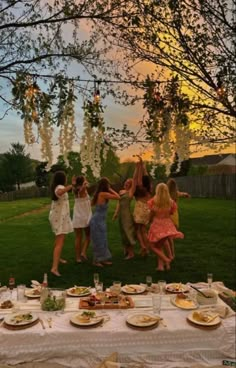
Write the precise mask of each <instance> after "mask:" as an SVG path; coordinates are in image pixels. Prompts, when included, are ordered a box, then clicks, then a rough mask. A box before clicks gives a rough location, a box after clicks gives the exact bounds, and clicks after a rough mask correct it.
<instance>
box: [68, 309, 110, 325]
mask: <svg viewBox="0 0 236 368" xmlns="http://www.w3.org/2000/svg"><path fill="white" fill-rule="evenodd" d="M93 313H94V316H93V317H91V318H89V319H88V320H86V319H84V318H83V313H76V314H74V315H73V316H71V318H70V322H71V324H72V325H74V326H77V327H96V326H97V325H100V324H101V323H102V322H103V316H99V315H98V314H96V313H95V312H93Z"/></svg>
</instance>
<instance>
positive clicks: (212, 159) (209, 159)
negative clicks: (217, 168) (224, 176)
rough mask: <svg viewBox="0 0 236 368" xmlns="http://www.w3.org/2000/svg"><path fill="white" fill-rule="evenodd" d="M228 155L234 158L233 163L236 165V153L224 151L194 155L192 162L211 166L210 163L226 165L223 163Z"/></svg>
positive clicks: (196, 164)
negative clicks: (216, 153)
mask: <svg viewBox="0 0 236 368" xmlns="http://www.w3.org/2000/svg"><path fill="white" fill-rule="evenodd" d="M227 157H231V158H230V160H231V159H234V163H233V165H235V161H236V155H235V154H233V153H222V154H219V155H207V156H202V157H194V158H191V164H192V165H195V166H209V165H218V164H219V165H226V164H224V163H222V161H223V160H225V159H226V158H227Z"/></svg>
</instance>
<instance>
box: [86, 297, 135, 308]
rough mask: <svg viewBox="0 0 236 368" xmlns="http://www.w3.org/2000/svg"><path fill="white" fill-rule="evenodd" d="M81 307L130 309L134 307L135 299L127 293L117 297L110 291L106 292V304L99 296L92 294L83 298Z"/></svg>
mask: <svg viewBox="0 0 236 368" xmlns="http://www.w3.org/2000/svg"><path fill="white" fill-rule="evenodd" d="M79 308H80V309H89V310H95V309H128V308H134V301H133V299H132V298H131V297H130V296H128V295H126V296H124V295H123V296H121V297H119V298H118V297H115V296H113V295H111V294H110V293H106V299H105V304H102V303H101V301H100V299H99V296H97V295H91V296H89V297H87V298H81V299H80V301H79Z"/></svg>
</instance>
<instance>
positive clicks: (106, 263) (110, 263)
mask: <svg viewBox="0 0 236 368" xmlns="http://www.w3.org/2000/svg"><path fill="white" fill-rule="evenodd" d="M102 264H104V265H107V266H110V265H112V262H111V261H104V262H102Z"/></svg>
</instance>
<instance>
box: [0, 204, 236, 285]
mask: <svg viewBox="0 0 236 368" xmlns="http://www.w3.org/2000/svg"><path fill="white" fill-rule="evenodd" d="M49 204H50V200H49V199H47V198H46V199H45V198H40V199H38V198H37V199H30V200H18V201H13V202H0V282H1V283H2V285H6V284H7V283H8V278H9V276H10V274H11V273H12V274H13V275H14V276H15V279H16V284H20V283H25V284H26V285H27V286H30V280H31V279H35V280H38V281H42V278H43V273H44V272H47V273H48V277H49V286H54V287H55V286H58V287H59V286H60V287H71V286H73V285H74V284H80V285H86V286H89V285H93V273H94V272H99V274H100V279H101V280H102V281H103V282H104V283H105V285H106V286H109V285H111V283H112V281H113V280H121V281H122V283H140V282H145V277H146V275H151V276H152V277H153V281H154V282H156V281H157V280H160V279H164V280H166V281H167V282H180V281H181V282H183V283H185V282H188V281H191V282H197V281H206V274H207V272H212V273H213V276H214V280H215V281H218V280H219V281H223V282H224V283H225V285H226V286H228V287H229V288H232V289H235V290H236V273H235V264H236V262H235V261H236V250H235V249H236V248H235V245H236V244H235V203H234V201H230V200H227V201H226V200H216V199H191V200H186V199H183V200H181V201H180V203H179V210H180V225H181V226H180V229H181V231H183V232H184V234H185V239H183V240H176V242H175V244H176V245H175V249H176V258H175V260H174V261H173V262H172V265H171V270H170V271H164V272H157V271H156V270H155V267H156V257H155V255H154V254H150V255H149V256H148V257H147V258H142V257H141V256H140V255H139V247H138V245H137V246H136V257H135V258H134V259H132V260H129V261H125V260H124V259H123V258H124V257H123V249H122V244H121V240H120V233H119V227H118V223H117V221H116V222H112V220H111V217H112V214H113V212H114V209H115V202H114V203H112V202H110V204H109V213H108V240H109V245H110V249H111V252H112V254H113V265H112V266H107V267H104V268H96V267H94V266H92V264H91V261H92V252H91V246H90V248H89V252H88V256H89V262H87V263H83V264H76V263H75V256H74V234H69V235H68V236H67V238H66V242H65V246H64V250H63V257H65V258H66V259H67V260H68V264H66V265H61V266H60V272H61V273H62V277H60V278H57V277H55V276H53V275H51V274H50V272H49V271H50V267H51V262H52V250H53V241H54V236H53V234H52V232H51V228H50V225H49V222H48V212H49V209H48V206H47V205H49ZM72 205H73V201H71V208H72ZM27 212H29V213H28V214H27ZM23 213H24V215H22V214H23Z"/></svg>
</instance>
